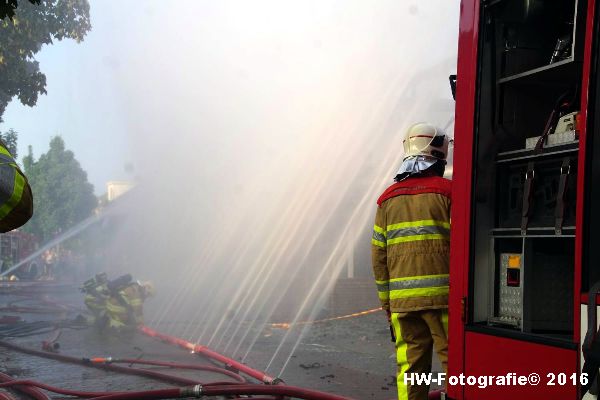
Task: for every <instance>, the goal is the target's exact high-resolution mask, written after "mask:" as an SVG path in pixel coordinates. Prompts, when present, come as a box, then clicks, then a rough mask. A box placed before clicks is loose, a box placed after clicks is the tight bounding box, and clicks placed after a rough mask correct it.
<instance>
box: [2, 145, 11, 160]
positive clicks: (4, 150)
mask: <svg viewBox="0 0 600 400" xmlns="http://www.w3.org/2000/svg"><path fill="white" fill-rule="evenodd" d="M0 154H4V155H5V156H9V157H10V158H13V156H12V154H10V151H8V149H7V148H6V147H4V146H1V145H0Z"/></svg>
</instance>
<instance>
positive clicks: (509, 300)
mask: <svg viewBox="0 0 600 400" xmlns="http://www.w3.org/2000/svg"><path fill="white" fill-rule="evenodd" d="M522 259H523V256H522V254H517V253H501V254H500V268H499V269H498V278H497V284H498V311H497V314H496V315H493V316H492V317H491V318H490V321H489V322H490V323H492V324H505V325H510V326H514V327H520V326H521V321H522V319H523V302H522V295H523V286H522V279H521V278H522V276H521V270H522Z"/></svg>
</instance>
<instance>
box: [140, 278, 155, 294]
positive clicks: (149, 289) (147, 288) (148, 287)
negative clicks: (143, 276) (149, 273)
mask: <svg viewBox="0 0 600 400" xmlns="http://www.w3.org/2000/svg"><path fill="white" fill-rule="evenodd" d="M141 286H142V287H143V288H144V294H145V295H146V297H152V296H154V295H156V288H155V287H154V284H153V283H152V282H150V281H144V282H141Z"/></svg>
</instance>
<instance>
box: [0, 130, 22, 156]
mask: <svg viewBox="0 0 600 400" xmlns="http://www.w3.org/2000/svg"><path fill="white" fill-rule="evenodd" d="M0 140H2V142H4V145H5V146H6V149H7V150H8V151H10V154H12V156H13V158H14V159H15V160H16V159H17V141H18V140H19V134H18V133H17V131H15V130H14V129H12V128H10V129H9V130H7V131H6V132H4V133H2V132H0Z"/></svg>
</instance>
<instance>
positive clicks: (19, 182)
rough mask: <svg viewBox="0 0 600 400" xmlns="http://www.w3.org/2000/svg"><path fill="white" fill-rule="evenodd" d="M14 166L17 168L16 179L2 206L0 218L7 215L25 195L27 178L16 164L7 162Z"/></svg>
mask: <svg viewBox="0 0 600 400" xmlns="http://www.w3.org/2000/svg"><path fill="white" fill-rule="evenodd" d="M7 165H10V166H11V167H12V168H15V180H14V183H13V188H12V193H11V195H10V197H9V198H8V200H7V201H6V203H4V204H2V205H1V206H0V219H1V218H4V217H6V216H7V215H8V214H9V213H10V212H11V211H12V210H13V208H15V206H16V205H17V204H19V202H20V201H21V197H22V196H23V189H24V188H25V178H24V177H23V175H21V173H20V172H19V170H18V168H17V165H16V164H12V163H11V164H7Z"/></svg>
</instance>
